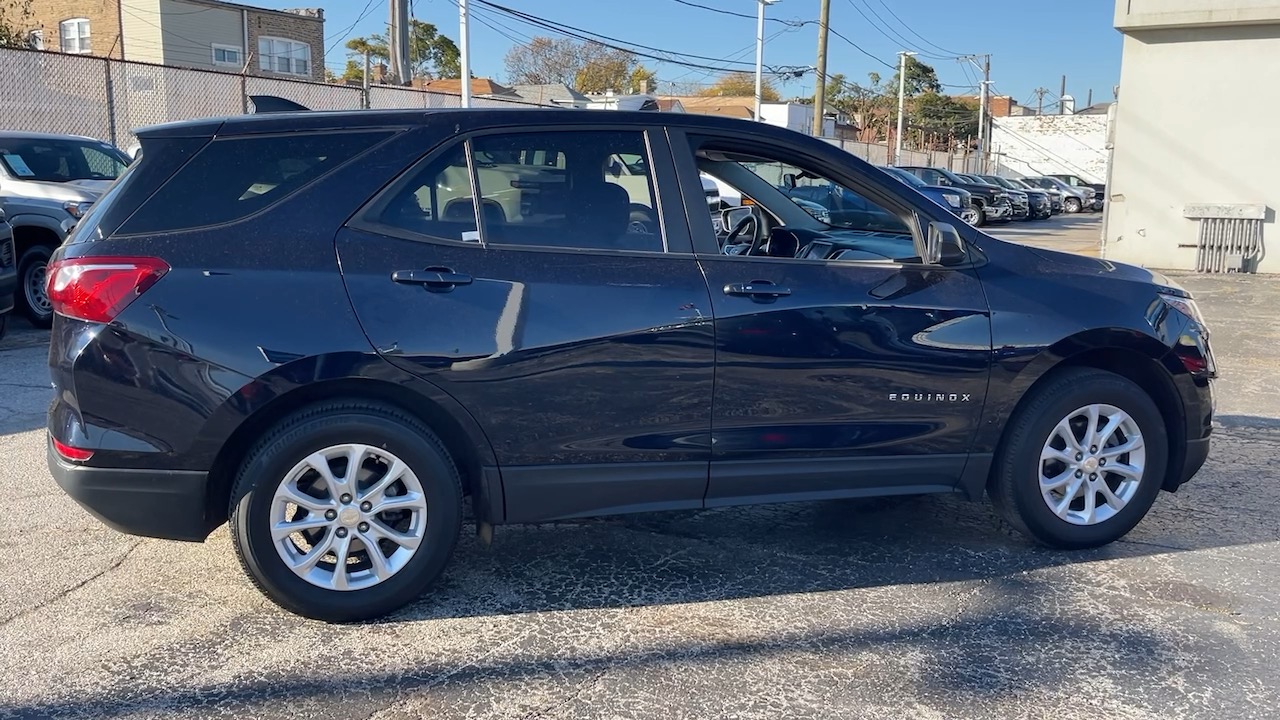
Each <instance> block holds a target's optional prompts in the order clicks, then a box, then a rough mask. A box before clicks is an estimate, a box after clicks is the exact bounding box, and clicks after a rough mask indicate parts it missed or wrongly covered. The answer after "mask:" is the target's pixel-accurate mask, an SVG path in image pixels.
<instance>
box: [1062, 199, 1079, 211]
mask: <svg viewBox="0 0 1280 720" xmlns="http://www.w3.org/2000/svg"><path fill="white" fill-rule="evenodd" d="M1081 208H1082V205H1081V204H1080V198H1074V197H1073V198H1067V200H1066V202H1064V203H1063V209H1064V210H1066V211H1067V212H1069V213H1071V214H1075V213H1078V212H1080V210H1081Z"/></svg>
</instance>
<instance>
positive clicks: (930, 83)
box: [888, 55, 942, 97]
mask: <svg viewBox="0 0 1280 720" xmlns="http://www.w3.org/2000/svg"><path fill="white" fill-rule="evenodd" d="M888 88H889V89H890V90H891V91H892V92H893V94H894V95H895V96H896V95H897V94H898V73H896V72H895V73H894V74H893V77H892V78H890V79H889V83H888ZM906 90H907V97H915V96H917V95H921V94H923V93H927V92H933V93H940V92H942V83H940V82H938V72H937V71H936V70H934V69H933V66H932V65H927V64H925V63H922V62H920V61H919V60H917V59H915V57H913V56H911V55H908V56H907V86H906Z"/></svg>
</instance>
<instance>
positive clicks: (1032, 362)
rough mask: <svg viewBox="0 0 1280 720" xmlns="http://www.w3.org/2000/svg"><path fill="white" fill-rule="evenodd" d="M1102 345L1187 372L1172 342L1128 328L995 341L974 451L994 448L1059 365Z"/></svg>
mask: <svg viewBox="0 0 1280 720" xmlns="http://www.w3.org/2000/svg"><path fill="white" fill-rule="evenodd" d="M1099 350H1108V351H1122V352H1131V353H1135V354H1138V355H1141V356H1142V357H1144V358H1147V359H1149V360H1152V361H1154V362H1156V363H1157V364H1159V365H1160V366H1161V367H1163V368H1164V369H1165V370H1166V371H1167V372H1168V373H1169V374H1170V376H1177V375H1180V374H1186V372H1187V371H1186V368H1184V367H1183V366H1182V364H1181V363H1180V362H1179V361H1178V359H1177V357H1176V356H1175V355H1174V354H1173V353H1172V352H1171V351H1170V349H1169V347H1168V346H1166V345H1164V344H1163V343H1161V342H1160V340H1158V339H1157V338H1155V337H1154V336H1151V335H1146V334H1143V333H1141V332H1138V331H1136V330H1131V329H1126V328H1094V329H1090V330H1084V331H1081V332H1078V333H1075V334H1072V335H1069V336H1067V337H1063V338H1061V339H1059V340H1057V341H1055V342H1053V343H1051V344H1049V345H1046V346H1042V347H1033V348H1028V347H1019V346H1013V345H1005V346H996V347H995V348H994V350H993V353H994V362H993V365H992V370H991V386H990V390H989V392H988V396H987V404H986V408H985V410H984V412H983V419H982V424H981V426H980V427H979V430H978V435H977V438H976V439H975V443H974V452H994V451H995V449H996V446H997V445H998V444H999V442H1000V436H1001V435H1002V434H1003V432H1004V428H1005V425H1006V424H1007V423H1008V422H1009V420H1010V418H1012V416H1013V413H1014V411H1015V410H1016V409H1017V406H1018V403H1020V402H1021V401H1022V399H1023V397H1025V396H1026V394H1027V391H1028V390H1030V389H1031V387H1032V386H1034V385H1035V384H1036V382H1037V381H1039V380H1040V379H1041V378H1043V377H1044V376H1045V375H1047V374H1048V373H1049V372H1051V371H1052V370H1053V369H1054V368H1056V367H1059V366H1062V365H1065V364H1070V363H1071V361H1072V360H1073V358H1077V357H1079V356H1082V355H1084V354H1086V353H1090V352H1095V351H1099Z"/></svg>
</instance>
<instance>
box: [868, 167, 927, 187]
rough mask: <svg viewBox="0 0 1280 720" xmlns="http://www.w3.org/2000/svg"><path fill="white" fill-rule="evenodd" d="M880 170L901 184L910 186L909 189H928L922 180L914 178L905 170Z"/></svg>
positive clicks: (887, 168)
mask: <svg viewBox="0 0 1280 720" xmlns="http://www.w3.org/2000/svg"><path fill="white" fill-rule="evenodd" d="M880 169H881V170H884V171H885V172H887V173H889V174H890V175H892V176H894V177H895V178H897V179H899V180H901V181H902V182H904V183H906V184H908V185H910V186H911V187H929V186H928V185H926V184H925V182H924V181H923V180H921V179H920V178H918V177H916V176H915V175H912V174H911V173H909V172H907V171H906V170H899V169H898V168H892V167H886V168H880Z"/></svg>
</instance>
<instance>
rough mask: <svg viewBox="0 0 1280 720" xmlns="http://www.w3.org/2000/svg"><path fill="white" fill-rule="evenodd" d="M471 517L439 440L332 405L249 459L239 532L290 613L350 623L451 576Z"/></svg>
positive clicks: (288, 426)
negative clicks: (447, 571) (449, 567)
mask: <svg viewBox="0 0 1280 720" xmlns="http://www.w3.org/2000/svg"><path fill="white" fill-rule="evenodd" d="M461 517H462V489H461V485H460V480H459V476H458V471H457V469H456V467H455V466H454V464H453V461H452V460H451V459H450V457H449V454H448V453H447V452H446V451H445V449H444V447H443V445H442V444H441V443H440V441H439V439H437V438H436V436H435V435H434V434H433V433H432V432H431V431H430V430H429V429H427V428H426V427H424V426H422V425H421V424H420V423H419V422H418V421H417V420H415V419H413V418H412V417H410V416H408V415H405V414H403V413H401V412H400V411H398V410H394V409H391V408H385V407H382V406H379V405H373V404H369V403H364V402H358V401H349V402H336V403H328V404H325V405H322V406H318V407H315V408H311V409H308V410H306V411H304V412H302V413H300V414H298V415H295V416H293V417H292V418H290V419H288V420H286V421H284V422H283V423H282V424H280V425H279V426H277V427H276V428H275V429H274V430H273V431H272V432H270V433H269V434H268V435H267V436H266V437H265V438H264V439H263V440H262V441H261V442H260V443H259V444H258V445H257V446H255V448H254V449H253V450H252V451H251V452H250V454H249V456H248V458H247V459H246V461H245V463H244V465H243V466H242V468H241V471H240V475H239V477H238V479H237V481H236V486H235V489H234V492H233V494H232V504H231V535H232V540H233V541H234V543H235V546H236V551H237V554H238V555H239V557H240V561H241V564H242V565H243V566H244V569H245V571H246V572H248V574H249V576H250V577H251V578H252V579H253V581H254V583H255V584H256V585H257V586H258V587H259V589H261V590H262V591H263V592H264V593H265V594H266V595H267V596H268V597H269V598H271V600H273V601H274V602H276V603H277V604H278V605H280V606H281V607H284V608H285V609H287V610H290V611H292V612H295V613H298V614H300V615H305V616H307V617H310V618H315V619H318V620H326V621H330V622H348V621H354V620H363V619H367V618H372V617H377V616H380V615H384V614H386V613H389V612H391V611H393V610H395V609H397V608H399V607H401V606H403V605H405V604H407V603H409V602H412V601H413V600H414V599H415V598H417V597H418V596H419V595H421V594H422V592H423V591H424V590H425V589H426V588H427V587H428V586H429V585H430V584H431V583H432V582H433V581H434V580H435V579H436V578H437V577H438V576H439V575H440V573H441V572H442V571H443V570H444V567H445V564H446V563H447V562H448V559H449V556H450V555H451V554H452V553H453V548H454V545H455V543H456V542H457V537H458V530H459V527H460V526H461Z"/></svg>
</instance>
